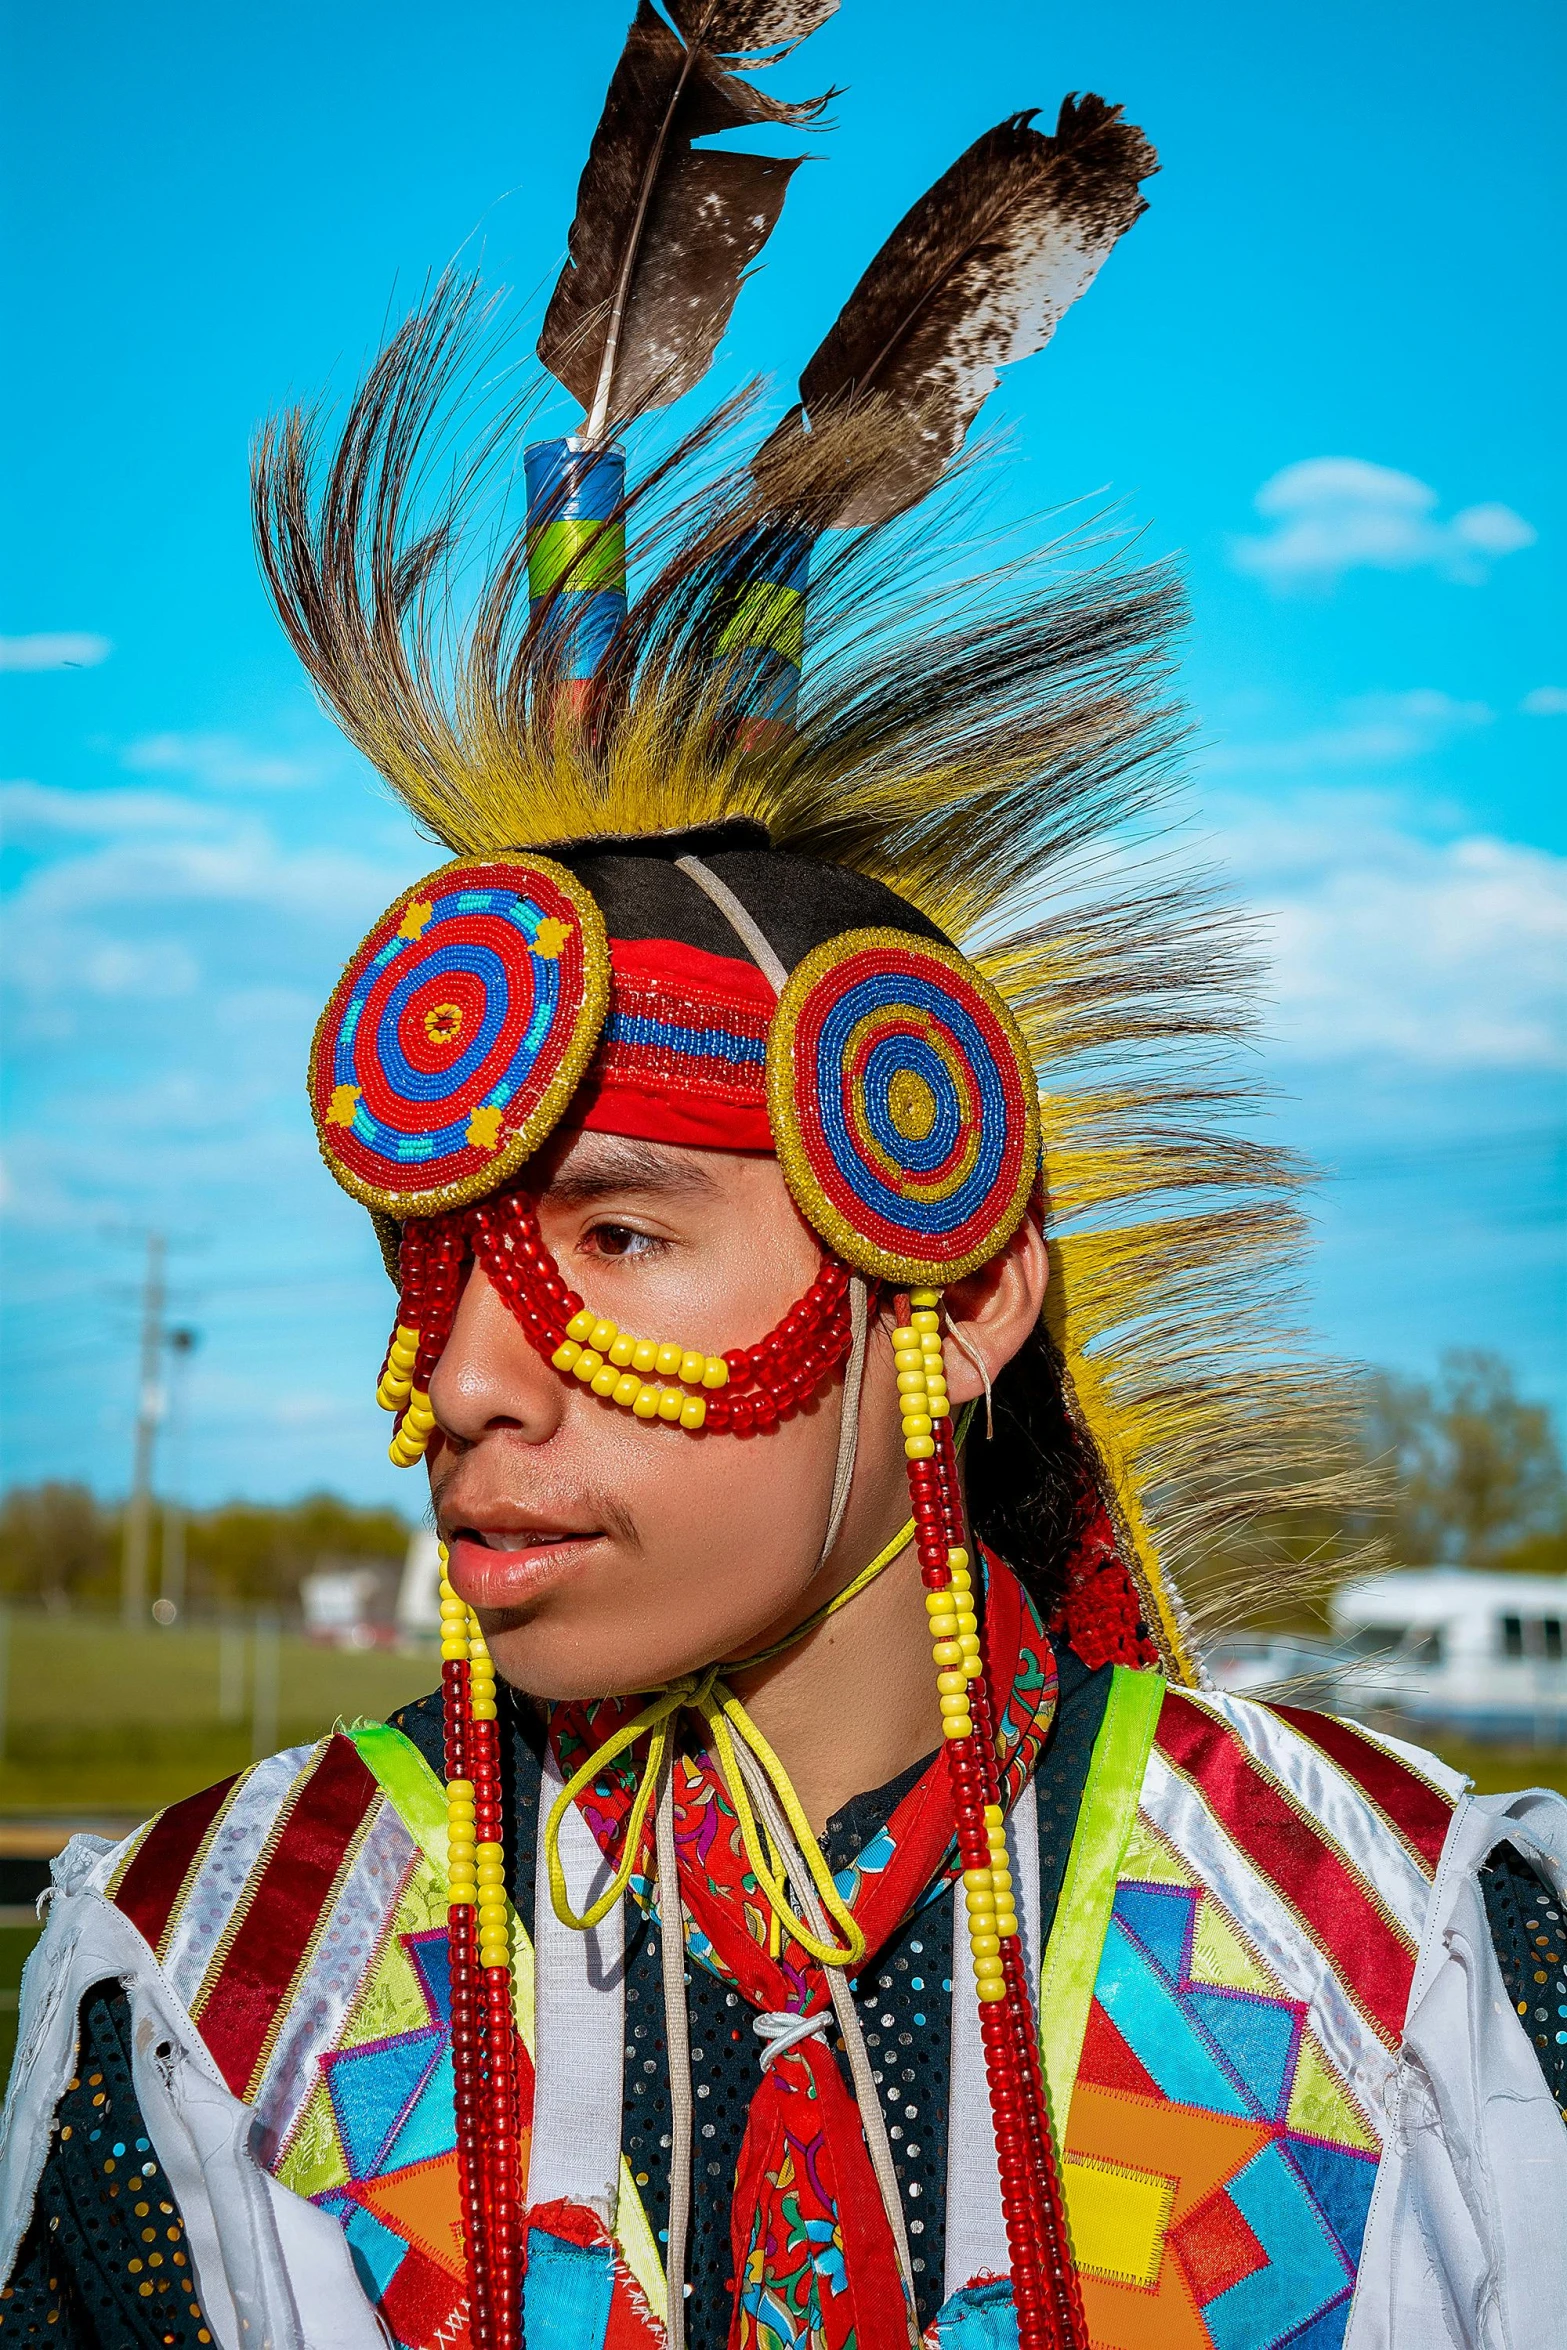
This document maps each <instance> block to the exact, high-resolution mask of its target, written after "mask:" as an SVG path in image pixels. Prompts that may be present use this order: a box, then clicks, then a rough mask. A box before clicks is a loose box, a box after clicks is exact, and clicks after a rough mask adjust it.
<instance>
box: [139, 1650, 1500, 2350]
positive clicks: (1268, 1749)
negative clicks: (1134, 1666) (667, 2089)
mask: <svg viewBox="0 0 1567 2350" xmlns="http://www.w3.org/2000/svg"><path fill="white" fill-rule="evenodd" d="M1418 1762H1419V1764H1420V1766H1421V1767H1416V1762H1415V1761H1414V1760H1406V1759H1405V1758H1404V1756H1403V1755H1402V1753H1394V1752H1393V1751H1391V1750H1390V1749H1389V1748H1388V1747H1387V1746H1386V1745H1385V1744H1383V1743H1382V1742H1381V1741H1380V1740H1377V1739H1374V1738H1372V1737H1370V1736H1368V1735H1367V1734H1365V1733H1363V1732H1360V1731H1358V1730H1355V1729H1351V1728H1349V1727H1348V1726H1346V1725H1345V1724H1343V1723H1340V1722H1338V1721H1336V1720H1333V1719H1332V1718H1330V1717H1327V1716H1323V1715H1315V1714H1306V1713H1297V1712H1294V1711H1292V1710H1291V1709H1288V1708H1281V1709H1272V1708H1268V1707H1264V1706H1258V1705H1254V1704H1248V1703H1243V1702H1240V1701H1233V1700H1227V1699H1223V1698H1220V1697H1216V1696H1214V1695H1212V1694H1210V1693H1204V1694H1202V1695H1195V1694H1192V1693H1189V1692H1184V1691H1176V1690H1173V1689H1171V1690H1167V1689H1166V1688H1165V1687H1164V1685H1163V1683H1162V1682H1160V1681H1159V1680H1158V1679H1157V1678H1156V1677H1154V1676H1153V1675H1151V1674H1147V1673H1141V1672H1135V1671H1129V1670H1126V1669H1118V1670H1117V1672H1116V1674H1115V1678H1114V1683H1113V1686H1112V1692H1111V1698H1110V1702H1109V1705H1108V1707H1107V1711H1106V1715H1105V1719H1104V1723H1103V1726H1102V1728H1101V1731H1100V1734H1099V1738H1098V1742H1097V1745H1096V1748H1095V1755H1094V1763H1093V1768H1092V1770H1091V1772H1090V1777H1089V1782H1088V1787H1087V1790H1086V1792H1085V1796H1084V1800H1083V1805H1082V1811H1081V1814H1080V1818H1079V1823H1078V1829H1077V1834H1076V1837H1075V1840H1074V1844H1073V1848H1072V1854H1071V1859H1070V1861H1069V1864H1068V1870H1067V1878H1066V1883H1065V1886H1064V1888H1063V1893H1062V1898H1061V1902H1060V1906H1059V1909H1058V1914H1057V1923H1056V1928H1055V1931H1054V1932H1053V1934H1052V1936H1051V1939H1050V1943H1049V1945H1048V1948H1047V1951H1046V1954H1045V1961H1044V1979H1043V1985H1042V2000H1041V2015H1042V2032H1043V2042H1044V2054H1045V2061H1046V2067H1047V2071H1048V2075H1049V2079H1050V2083H1051V2089H1052V2096H1053V2101H1054V2105H1055V2111H1056V2115H1057V2119H1058V2122H1059V2121H1060V2119H1061V2117H1062V2116H1063V2115H1064V2116H1065V2117H1066V2118H1065V2152H1066V2184H1067V2194H1068V2202H1069V2208H1070V2213H1071V2221H1072V2231H1073V2241H1074V2246H1075V2250H1076V2255H1077V2260H1078V2264H1079V2268H1080V2270H1081V2272H1082V2277H1083V2288H1084V2298H1085V2303H1086V2307H1087V2311H1088V2317H1089V2323H1090V2329H1091V2333H1092V2339H1093V2343H1094V2345H1095V2350H1272V2346H1273V2345H1282V2344H1284V2343H1288V2344H1289V2345H1290V2346H1291V2350H1337V2345H1338V2344H1339V2343H1340V2342H1341V2341H1342V2339H1343V2334H1344V2328H1345V2325H1346V2322H1347V2317H1348V2311H1349V2303H1350V2297H1351V2294H1352V2292H1353V2288H1354V2281H1355V2272H1356V2263H1357V2259H1358V2256H1359V2251H1360V2244H1361V2238H1362V2235H1363V2232H1364V2228H1365V2222H1366V2215H1367V2211H1368V2208H1369V2203H1370V2197H1371V2189H1372V2185H1373V2183H1374V2180H1375V2177H1376V2169H1377V2162H1378V2158H1379V2155H1380V2151H1381V2144H1382V2131H1383V2126H1384V2117H1385V2111H1386V2106H1385V2098H1386V2094H1387V2091H1388V2089H1389V2086H1390V2083H1391V2081H1392V2077H1393V2072H1394V2066H1395V2061H1396V2057H1397V2051H1398V2046H1399V2040H1400V2034H1401V2030H1402V2026H1403V2021H1404V2013H1405V2008H1406V2005H1407V2002H1408V1996H1409V1988H1410V1983H1411V1979H1412V1976H1413V1971H1414V1963H1415V1956H1416V1951H1417V1948H1418V1945H1419V1940H1420V1935H1421V1932H1422V1927H1423V1923H1424V1917H1425V1910H1426V1905H1427V1901H1428V1898H1429V1893H1430V1888H1431V1883H1432V1879H1433V1875H1434V1871H1435V1867H1436V1862H1437V1859H1438V1857H1439V1854H1440V1851H1441V1847H1442V1843H1443V1839H1444V1837H1445V1835H1446V1831H1447V1825H1448V1821H1449V1818H1450V1815H1451V1808H1452V1801H1453V1797H1454V1795H1455V1794H1456V1792H1457V1782H1456V1781H1455V1780H1453V1779H1452V1777H1451V1775H1450V1774H1447V1773H1445V1772H1443V1771H1442V1770H1441V1767H1440V1766H1439V1765H1434V1764H1432V1765H1430V1766H1429V1774H1430V1775H1429V1776H1428V1775H1426V1766H1425V1758H1418ZM104 1884H105V1890H106V1891H107V1892H108V1893H109V1895H110V1898H111V1899H113V1900H114V1901H115V1902H116V1903H117V1904H118V1906H119V1907H120V1909H121V1910H122V1911H123V1912H124V1914H125V1915H126V1916H127V1917H128V1918H129V1919H130V1920H131V1921H132V1923H133V1924H134V1925H135V1926H136V1927H137V1928H138V1929H139V1930H140V1932H141V1933H142V1934H143V1936H144V1937H145V1939H146V1940H147V1941H148V1943H149V1944H150V1945H151V1946H152V1948H153V1949H154V1950H155V1951H156V1953H157V1955H158V1957H159V1959H160V1961H161V1962H162V1964H163V1967H164V1970H165V1972H166V1974H167V1975H168V1977H169V1979H170V1981H171V1983H172V1985H173V1987H174V1989H175V1991H176V1993H177V1994H178V1996H179V1997H180V1999H181V2000H182V2001H183V2002H184V2003H185V2005H186V2006H187V2008H188V2009H189V2012H190V2014H191V2017H192V2020H193V2021H194V2023H195V2024H196V2026H197V2028H198V2030H199V2031H200V2033H201V2036H202V2038H203V2040H204V2041H205V2042H206V2045H207V2046H208V2048H209V2049H210V2051H211V2052H212V2054H213V2056H214V2058H215V2059H216V2061H217V2062H218V2064H219V2066H220V2069H221V2070H222V2073H223V2076H224V2078H225V2080H226V2081H227V2082H228V2084H229V2086H230V2088H231V2089H232V2090H233V2091H234V2093H235V2094H236V2095H237V2096H240V2097H242V2098H244V2099H245V2100H246V2101H247V2102H249V2103H250V2104H252V2105H253V2106H254V2107H255V2109H256V2114H257V2117H258V2125H259V2126H258V2129H257V2133H256V2147H257V2151H258V2154H259V2157H260V2159H261V2160H262V2161H263V2162H264V2163H265V2165H266V2167H267V2168H268V2169H269V2170H270V2171H271V2172H272V2173H273V2175H274V2176H275V2177H276V2178H277V2179H278V2180H279V2182H280V2183H281V2184H282V2185H284V2186H286V2187H288V2188H291V2189H292V2190H293V2191H294V2192H295V2193H297V2194H300V2195H302V2196H306V2197H309V2198H310V2199H311V2200H312V2201H313V2202H315V2203H316V2204H318V2205H319V2206H320V2207H322V2208H323V2209H325V2210H327V2211H329V2212H330V2213H332V2215H333V2216H334V2217H335V2218H336V2219H337V2221H338V2223H339V2224H340V2226H341V2227H342V2229H343V2231H344V2235H345V2237H346V2239H347V2241H348V2244H349V2247H350V2249H351V2252H352V2255H353V2260H354V2265H355V2268H356V2271H357V2273H358V2275H359V2278H360V2280H361V2282H362V2284H363V2286H364V2289H365V2292H366V2294H367V2296H368V2297H369V2299H370V2300H371V2302H372V2303H373V2304H374V2306H375V2307H376V2308H377V2309H378V2311H379V2312H380V2314H381V2316H382V2318H383V2319H384V2321H385V2324H386V2325H387V2327H388V2328H389V2329H390V2332H391V2334H392V2336H393V2338H394V2340H395V2341H396V2342H397V2343H398V2344H400V2345H402V2346H403V2350H436V2346H437V2345H439V2346H440V2350H462V2346H463V2345H465V2344H466V2343H467V2340H468V2331H467V2323H466V2306H465V2301H464V2295H463V2273H462V2259H461V2244H460V2229H459V2204H458V2189H457V2159H456V2142H455V2130H454V2124H453V2114H452V2075H451V2058H450V2046H449V2029H448V1995H447V1984H446V1937H445V1900H446V1883H445V1811H444V1802H443V1798H442V1791H441V1789H440V1787H439V1785H438V1783H437V1781H436V1780H435V1778H434V1776H433V1775H432V1773H431V1772H430V1771H429V1769H428V1768H427V1766H426V1765H425V1763H424V1762H423V1760H422V1758H421V1757H420V1756H419V1755H418V1754H417V1753H416V1751H415V1750H414V1748H413V1747H412V1746H411V1745H410V1744H409V1743H408V1741H407V1740H405V1739H404V1738H402V1737H401V1735H400V1734H399V1733H398V1732H396V1731H394V1730H390V1729H383V1728H369V1729H359V1730H356V1731H353V1732H351V1733H348V1734H346V1735H345V1734H339V1735H337V1736H334V1737H332V1738H329V1739H327V1740H325V1741H323V1742H322V1744H320V1745H319V1746H317V1747H315V1748H311V1749H303V1750H297V1751H295V1752H293V1753H290V1754H284V1755H277V1756H274V1757H272V1758H271V1759H270V1760H269V1761H268V1762H265V1763H261V1764H258V1765H257V1766H256V1767H255V1768H254V1769H253V1770H251V1771H249V1772H247V1773H245V1774H244V1775H243V1776H242V1777H241V1778H239V1779H237V1780H232V1781H230V1782H228V1783H227V1784H226V1785H224V1786H222V1787H218V1788H213V1789H210V1790H208V1791H207V1792H206V1793H204V1794H202V1795H199V1796H194V1797H192V1798H191V1799H190V1800H189V1801H188V1802H186V1803H182V1804H177V1805H175V1806H174V1807H173V1808H172V1809H171V1810H169V1811H167V1812H164V1813H162V1814H161V1815H160V1816H159V1818H158V1819H157V1820H155V1821H154V1822H153V1823H152V1824H151V1825H150V1826H149V1827H148V1828H147V1829H145V1830H143V1831H142V1832H141V1833H140V1834H139V1835H138V1836H137V1837H136V1838H134V1839H132V1840H131V1842H130V1843H129V1844H128V1845H126V1846H125V1847H123V1848H122V1849H121V1850H120V1852H119V1853H117V1854H116V1855H114V1856H113V1859H112V1862H111V1863H110V1864H106V1869H105V1878H104ZM517 1945H518V1963H517V1970H516V1971H517V2026H518V2032H519V2037H520V2040H521V2043H522V2047H523V2050H524V2051H525V2056H524V2062H523V2065H522V2076H523V2091H524V2100H525V2103H526V2102H528V2101H530V2100H531V2095H532V2084H533V2068H532V2062H531V2051H532V2036H533V1983H532V1971H531V1952H530V1951H529V1949H528V1946H527V1943H526V1938H525V1937H524V1936H523V1935H522V1933H521V1931H520V1929H519V1930H518V1933H517ZM525 2144H526V2141H525ZM535 2241H538V2239H537V2238H536V2239H535ZM561 2273H562V2280H563V2282H562V2295H563V2299H562V2306H561V2308H560V2311H559V2323H558V2324H556V2323H554V2322H549V2323H548V2329H547V2330H548V2331H549V2335H550V2342H549V2344H548V2345H544V2344H538V2343H530V2350H557V2345H558V2350H634V2346H638V2345H640V2346H641V2350H647V2346H648V2345H650V2344H656V2343H658V2342H660V2341H661V2340H662V2338H663V2325H662V2313H663V2302H664V2286H663V2276H662V2271H661V2268H660V2263H659V2258H658V2251H657V2246H656V2244H655V2242H654V2240H653V2236H652V2232H651V2230H650V2228H649V2225H648V2222H647V2219H646V2215H645V2213H644V2211H643V2208H642V2205H641V2203H640V2200H639V2199H638V2197H637V2193H636V2189H635V2186H634V2184H633V2182H632V2180H631V2178H630V2176H629V2173H626V2172H625V2171H624V2170H623V2171H622V2178H621V2196H620V2206H619V2215H618V2232H617V2240H616V2244H615V2248H614V2266H613V2289H612V2292H611V2293H610V2295H609V2297H608V2298H609V2306H608V2310H607V2313H606V2312H605V2310H604V2309H603V2307H602V2305H601V2306H600V2307H599V2309H598V2310H597V2312H596V2313H594V2314H592V2315H591V2316H589V2315H588V2313H586V2312H581V2311H578V2310H575V2309H574V2308H571V2307H568V2306H567V2305H566V2297H571V2296H572V2286H571V2279H572V2277H573V2275H574V2274H575V2273H576V2272H575V2271H574V2270H573V2269H572V2268H571V2266H570V2264H563V2266H562V2272H561ZM543 2281H544V2280H542V2279H540V2278H534V2279H533V2280H532V2283H531V2285H530V2310H537V2309H539V2308H540V2306H541V2304H540V2301H539V2297H538V2288H539V2286H540V2284H541V2283H542V2282H543ZM826 2289H828V2290H830V2280H828V2281H827V2287H826ZM1005 2300H1006V2296H1005V2295H1004V2293H1003V2294H1001V2295H1000V2296H999V2297H998V2294H997V2290H996V2288H995V2287H994V2286H993V2285H992V2286H989V2287H988V2288H987V2287H986V2286H985V2285H984V2284H983V2283H982V2282H980V2281H979V2280H974V2281H973V2283H972V2286H971V2288H970V2289H968V2290H964V2291H962V2292H960V2293H959V2294H957V2295H955V2296H954V2298H953V2299H952V2300H951V2301H950V2302H949V2303H948V2306H947V2308H946V2309H945V2310H944V2311H943V2313H942V2316H941V2318H940V2319H939V2320H938V2322H937V2326H936V2327H935V2328H933V2329H932V2333H931V2337H930V2338H931V2340H932V2341H933V2342H936V2343H939V2344H940V2345H941V2346H942V2350H992V2346H993V2345H994V2346H995V2350H1004V2346H1005V2345H1006V2344H1008V2343H1009V2342H1011V2341H1015V2329H1014V2328H1013V2325H1012V2321H1011V2318H1010V2312H1009V2311H1008V2310H1007V2309H1006V2308H1005V2307H1004V2303H1005ZM553 2314H554V2313H553V2312H551V2313H550V2317H551V2320H553ZM531 2330H532V2327H531V2324H530V2331H531ZM829 2339H830V2340H831V2341H832V2342H833V2343H836V2339H837V2337H836V2335H829V2334H828V2333H827V2332H825V2331H820V2330H818V2328H817V2326H816V2325H815V2324H808V2327H807V2330H806V2331H805V2332H802V2333H798V2334H796V2335H795V2337H794V2338H793V2340H792V2341H791V2342H790V2343H789V2344H788V2346H787V2350H825V2345H826V2344H827V2342H828V2341H829ZM780 2344H781V2350H782V2338H780Z"/></svg>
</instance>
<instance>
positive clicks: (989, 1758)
mask: <svg viewBox="0 0 1567 2350" xmlns="http://www.w3.org/2000/svg"><path fill="white" fill-rule="evenodd" d="M896 1315H897V1320H898V1323H899V1324H900V1326H902V1327H905V1328H906V1327H907V1326H908V1324H909V1321H910V1302H909V1300H908V1298H906V1297H902V1296H900V1297H899V1298H898V1300H897V1304H896ZM929 1425H930V1428H931V1436H932V1439H933V1441H932V1443H931V1446H930V1449H929V1453H928V1457H925V1458H923V1459H920V1458H912V1457H911V1458H909V1460H908V1477H909V1491H910V1498H911V1501H912V1504H913V1515H914V1524H915V1540H916V1548H917V1554H918V1558H919V1564H920V1572H921V1575H922V1577H923V1580H924V1583H925V1587H926V1589H927V1590H928V1591H932V1592H944V1591H947V1590H949V1589H951V1586H952V1573H951V1569H950V1567H949V1563H948V1561H949V1557H950V1554H951V1552H952V1551H954V1550H960V1551H965V1552H968V1551H969V1550H970V1544H969V1541H968V1534H967V1529H966V1527H965V1524H964V1518H963V1508H962V1499H961V1492H960V1487H959V1483H958V1474H957V1456H956V1452H955V1449H954V1445H953V1437H952V1421H951V1417H950V1414H949V1413H946V1412H943V1413H941V1414H939V1415H938V1416H935V1417H933V1418H932V1419H931V1421H930V1422H929ZM952 1703H953V1704H954V1706H956V1705H957V1703H958V1701H957V1700H956V1699H954V1700H952ZM967 1703H968V1711H969V1723H970V1727H969V1729H968V1731H967V1733H966V1734H965V1735H961V1736H957V1737H949V1738H948V1739H947V1741H946V1753H947V1764H948V1769H949V1772H950V1774H951V1784H952V1794H953V1810H954V1814H955V1817H956V1822H957V1842H958V1857H959V1859H960V1861H961V1863H962V1866H963V1868H964V1869H965V1871H967V1870H970V1869H974V1870H984V1871H986V1872H988V1871H989V1870H990V1868H991V1866H992V1856H991V1842H990V1829H989V1826H988V1824H987V1818H986V1813H987V1807H989V1806H992V1805H998V1804H999V1801H1000V1794H1001V1788H1000V1776H999V1772H998V1769H997V1763H996V1743H995V1721H994V1709H993V1705H992V1702H991V1696H990V1688H989V1680H988V1675H987V1673H986V1672H985V1671H984V1670H981V1671H979V1672H978V1673H977V1674H975V1675H973V1677H972V1678H971V1679H970V1680H969V1682H968V1686H967ZM1000 1949H1001V1964H1002V1969H1003V1974H1004V1979H1005V1992H1004V1995H1003V1996H1001V1997H999V1998H987V1999H982V2000H981V2002H980V2011H979V2015H980V2033H981V2038H982V2041H983V2045H984V2050H985V2073H986V2080H987V2083H988V2086H989V2089H990V2101H991V2118H992V2124H993V2127H994V2130H995V2138H996V2156H997V2165H998V2169H999V2171H1000V2177H1001V2199H1002V2212H1003V2217H1004V2220H1005V2224H1006V2234H1007V2250H1008V2257H1009V2259H1010V2262H1011V2268H1012V2292H1013V2299H1014V2302H1015V2304H1016V2308H1017V2319H1018V2339H1019V2350H1087V2344H1088V2331H1087V2326H1086V2324H1085V2322H1084V2318H1083V2310H1082V2301H1081V2295H1080V2292H1079V2289H1078V2282H1077V2275H1076V2270H1075V2268H1074V2266H1073V2263H1072V2258H1071V2250H1070V2237H1069V2235H1068V2233H1067V2227H1066V2215H1065V2208H1064V2204H1063V2202H1062V2199H1061V2190H1060V2175H1059V2168H1058V2165H1057V2163H1056V2160H1055V2149H1054V2145H1053V2141H1052V2134H1051V2129H1050V2121H1049V2109H1048V2105H1047V2103H1046V2100H1045V2092H1044V2082H1043V2077H1042V2074H1041V2072H1040V2068H1039V2061H1038V2049H1037V2033H1036V2028H1035V2022H1034V2011H1033V2002H1032V1999H1031V1997H1030V1994H1029V1985H1028V1981H1027V1976H1026V1972H1025V1969H1024V1965H1023V1957H1022V1950H1021V1937H1020V1936H1018V1935H1017V1934H1016V1933H1015V1932H1013V1933H1009V1934H1007V1935H1006V1936H1004V1937H1003V1938H1002V1940H1001V1943H1000ZM954 1973H956V1970H954Z"/></svg>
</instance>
